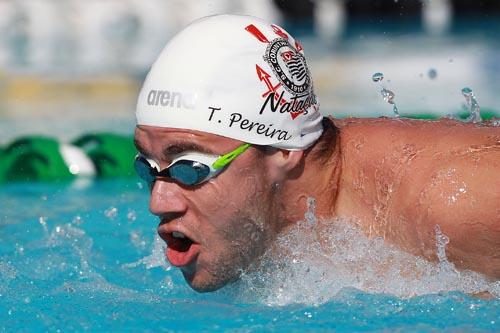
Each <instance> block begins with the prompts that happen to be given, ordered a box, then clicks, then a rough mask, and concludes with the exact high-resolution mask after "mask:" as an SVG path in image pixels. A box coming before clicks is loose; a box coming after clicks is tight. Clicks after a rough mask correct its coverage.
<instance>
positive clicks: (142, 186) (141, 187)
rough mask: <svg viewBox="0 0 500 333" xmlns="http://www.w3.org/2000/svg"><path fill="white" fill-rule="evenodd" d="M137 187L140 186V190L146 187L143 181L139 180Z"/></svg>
mask: <svg viewBox="0 0 500 333" xmlns="http://www.w3.org/2000/svg"><path fill="white" fill-rule="evenodd" d="M137 188H138V189H139V190H142V189H143V188H144V185H143V184H142V183H141V182H138V183H137Z"/></svg>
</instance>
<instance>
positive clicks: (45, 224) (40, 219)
mask: <svg viewBox="0 0 500 333" xmlns="http://www.w3.org/2000/svg"><path fill="white" fill-rule="evenodd" d="M38 222H39V223H40V224H41V225H42V226H44V227H46V226H47V220H46V217H44V216H40V217H39V218H38Z"/></svg>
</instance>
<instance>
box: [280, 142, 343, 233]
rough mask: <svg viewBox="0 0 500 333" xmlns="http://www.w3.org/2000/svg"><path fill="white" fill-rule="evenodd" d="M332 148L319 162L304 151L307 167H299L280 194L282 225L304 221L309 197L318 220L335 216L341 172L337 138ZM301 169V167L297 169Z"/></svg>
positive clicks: (289, 225)
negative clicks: (330, 152)
mask: <svg viewBox="0 0 500 333" xmlns="http://www.w3.org/2000/svg"><path fill="white" fill-rule="evenodd" d="M336 141H337V142H336V143H335V150H334V153H333V154H332V156H330V157H329V158H328V159H327V160H326V161H321V162H320V161H318V160H317V159H316V158H314V157H313V156H312V154H306V155H305V157H304V163H305V165H307V167H306V168H299V169H298V170H297V171H296V172H297V174H292V175H291V177H289V179H287V181H286V182H285V183H284V184H283V189H282V193H281V196H280V197H281V199H282V200H281V207H282V209H281V216H280V217H281V219H280V220H281V221H283V222H284V223H285V226H284V228H285V229H287V228H288V227H291V226H292V225H294V224H295V223H297V222H298V221H301V220H304V216H305V213H306V212H307V211H308V203H307V202H308V198H313V199H314V200H315V209H314V215H315V216H316V218H317V219H318V221H321V220H322V219H323V220H326V219H331V218H333V217H335V204H336V201H337V193H338V188H339V181H340V178H341V172H342V167H341V164H342V161H341V154H340V144H339V140H336ZM300 169H301V170H300Z"/></svg>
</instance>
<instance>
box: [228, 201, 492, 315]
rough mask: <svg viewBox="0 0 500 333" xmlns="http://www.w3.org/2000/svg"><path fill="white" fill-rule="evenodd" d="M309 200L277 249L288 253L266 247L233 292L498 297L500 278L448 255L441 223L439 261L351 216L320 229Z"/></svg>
mask: <svg viewBox="0 0 500 333" xmlns="http://www.w3.org/2000/svg"><path fill="white" fill-rule="evenodd" d="M309 206H310V209H309V211H308V212H307V213H306V215H305V220H304V221H300V222H298V223H297V225H296V226H295V227H294V228H293V229H292V230H290V231H289V232H287V233H286V234H284V235H281V236H280V237H279V239H278V240H277V245H278V249H277V251H278V252H279V253H282V254H283V253H287V255H281V256H276V255H275V253H276V252H275V250H274V251H272V252H271V251H268V252H267V253H266V254H265V255H264V257H263V259H262V261H261V262H260V263H259V264H258V265H257V267H252V268H251V269H250V272H247V273H244V274H243V276H242V278H241V280H240V281H239V282H237V283H235V284H234V285H232V286H231V287H229V293H231V294H233V295H237V297H239V298H243V299H246V300H254V301H255V298H256V297H257V298H258V299H259V300H260V301H262V302H264V303H266V304H269V305H286V304H290V303H305V304H315V305H316V304H321V303H324V302H327V301H329V300H331V299H332V298H334V297H335V295H337V294H338V293H339V291H341V290H342V289H344V288H356V289H359V290H362V291H365V292H369V293H386V294H391V295H395V296H398V297H403V298H407V297H412V296H417V295H423V294H431V293H439V292H446V291H460V292H464V293H477V292H482V291H489V292H490V294H492V295H493V296H495V297H500V281H496V282H495V281H489V280H488V279H487V278H486V277H484V276H483V275H481V274H479V273H476V272H472V271H458V270H457V269H456V268H455V267H454V265H453V264H452V263H450V262H449V261H448V260H447V258H446V244H447V243H448V241H449V239H448V237H446V235H444V234H443V233H442V232H441V230H440V228H439V226H436V243H437V244H436V251H437V254H438V258H439V262H438V263H431V262H428V261H426V260H424V259H422V258H420V257H415V256H413V255H410V254H408V253H405V252H403V251H401V250H399V249H397V248H396V247H394V246H391V245H388V244H386V243H385V242H384V240H383V239H381V238H372V239H370V238H368V237H366V236H365V235H364V234H363V233H362V232H361V231H360V230H358V229H356V228H355V227H353V223H352V222H353V221H349V220H348V219H341V218H337V219H333V220H330V221H322V223H323V224H325V223H326V224H328V226H329V227H328V228H327V230H326V231H323V232H322V233H320V232H319V230H317V228H316V225H317V224H316V217H315V216H314V201H309ZM319 238H321V240H322V242H321V243H320V242H319ZM322 244H323V245H322ZM324 244H327V246H326V247H327V248H328V250H327V251H325V245H324ZM327 253H328V254H327Z"/></svg>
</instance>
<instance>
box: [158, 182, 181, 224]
mask: <svg viewBox="0 0 500 333" xmlns="http://www.w3.org/2000/svg"><path fill="white" fill-rule="evenodd" d="M149 210H150V211H151V213H153V214H155V215H157V216H160V217H166V218H168V216H169V215H170V216H178V215H182V214H183V213H184V212H186V210H187V202H186V198H185V197H184V195H183V193H182V189H181V188H180V187H179V186H178V185H177V184H175V183H173V182H170V181H163V180H157V181H156V182H155V183H154V185H153V188H152V189H151V198H150V201H149Z"/></svg>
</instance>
